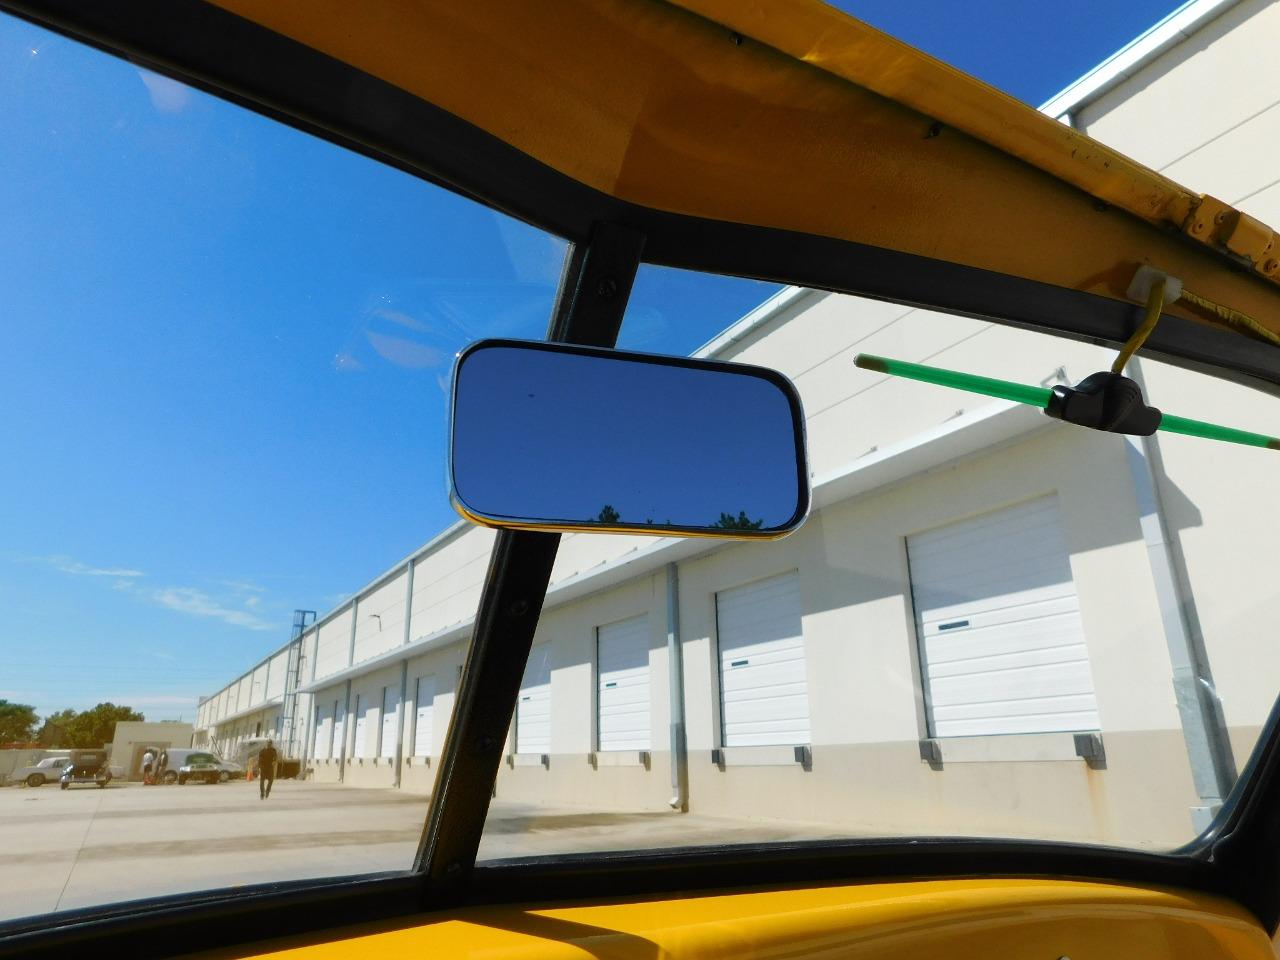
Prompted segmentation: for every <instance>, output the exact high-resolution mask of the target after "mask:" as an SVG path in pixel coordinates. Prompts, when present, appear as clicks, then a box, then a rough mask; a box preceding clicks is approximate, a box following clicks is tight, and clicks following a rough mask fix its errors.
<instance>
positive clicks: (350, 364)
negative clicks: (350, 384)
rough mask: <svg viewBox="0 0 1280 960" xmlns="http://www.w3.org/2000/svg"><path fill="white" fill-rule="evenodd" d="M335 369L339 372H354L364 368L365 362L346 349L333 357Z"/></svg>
mask: <svg viewBox="0 0 1280 960" xmlns="http://www.w3.org/2000/svg"><path fill="white" fill-rule="evenodd" d="M333 369H335V370H337V371H338V372H339V373H352V372H355V371H358V370H363V369H364V364H363V363H361V362H360V361H359V360H358V359H356V358H355V357H354V356H353V355H352V354H350V353H348V352H347V351H345V350H344V351H343V352H342V353H339V354H337V355H336V356H335V357H334V358H333Z"/></svg>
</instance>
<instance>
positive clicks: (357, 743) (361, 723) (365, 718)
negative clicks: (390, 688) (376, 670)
mask: <svg viewBox="0 0 1280 960" xmlns="http://www.w3.org/2000/svg"><path fill="white" fill-rule="evenodd" d="M368 727H369V705H368V701H367V698H366V697H365V696H364V694H361V693H357V694H356V730H355V737H354V738H353V742H352V744H351V755H352V756H353V757H356V758H357V759H363V758H364V755H365V753H366V751H365V731H366V730H367V729H368Z"/></svg>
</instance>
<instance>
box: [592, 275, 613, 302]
mask: <svg viewBox="0 0 1280 960" xmlns="http://www.w3.org/2000/svg"><path fill="white" fill-rule="evenodd" d="M617 294H618V281H617V280H615V279H614V278H613V277H601V278H600V282H599V283H597V284H596V296H597V297H599V298H600V299H602V300H612V299H613V298H614V297H615V296H617Z"/></svg>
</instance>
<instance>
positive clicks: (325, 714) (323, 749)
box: [311, 704, 333, 760]
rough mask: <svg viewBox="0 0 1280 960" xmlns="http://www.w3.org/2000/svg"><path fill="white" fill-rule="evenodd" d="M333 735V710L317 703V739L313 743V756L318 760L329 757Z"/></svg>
mask: <svg viewBox="0 0 1280 960" xmlns="http://www.w3.org/2000/svg"><path fill="white" fill-rule="evenodd" d="M332 737H333V710H332V708H329V709H326V708H324V707H322V706H320V705H319V704H316V731H315V741H314V742H313V743H312V748H311V756H312V757H313V758H314V759H316V760H327V759H328V758H329V744H330V740H331V738H332Z"/></svg>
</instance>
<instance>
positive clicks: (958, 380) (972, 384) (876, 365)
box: [853, 353, 1053, 409]
mask: <svg viewBox="0 0 1280 960" xmlns="http://www.w3.org/2000/svg"><path fill="white" fill-rule="evenodd" d="M853 362H854V363H855V364H857V365H858V366H860V367H861V368H862V369H863V370H875V371H876V372H877V373H887V374H890V375H892V376H895V377H906V378H907V379H908V380H920V381H922V382H923V383H933V384H937V385H938V386H940V387H952V388H953V389H956V390H967V391H969V392H970V393H983V394H986V395H987V396H988V397H999V398H1000V399H1001V400H1013V401H1014V402H1015V403H1026V404H1029V405H1030V406H1033V407H1040V408H1041V409H1043V408H1044V407H1047V406H1048V405H1049V398H1050V397H1051V396H1052V395H1053V394H1052V391H1050V390H1048V389H1046V388H1045V387H1029V386H1026V385H1025V384H1021V383H1014V382H1013V381H1011V380H993V379H992V378H990V377H975V376H974V375H973V374H971V373H958V372H956V371H955V370H943V369H942V368H941V367H926V366H925V365H924V364H922V363H908V362H907V361H905V360H890V359H889V358H888V357H876V356H872V355H871V354H869V353H860V354H858V355H857V356H856V357H854V358H853Z"/></svg>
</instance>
